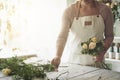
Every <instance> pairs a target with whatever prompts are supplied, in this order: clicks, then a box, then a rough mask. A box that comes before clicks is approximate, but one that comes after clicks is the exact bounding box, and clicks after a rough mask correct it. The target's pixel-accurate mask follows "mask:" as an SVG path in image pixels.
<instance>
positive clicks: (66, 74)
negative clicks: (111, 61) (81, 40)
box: [47, 65, 120, 80]
mask: <svg viewBox="0 0 120 80" xmlns="http://www.w3.org/2000/svg"><path fill="white" fill-rule="evenodd" d="M47 76H48V78H50V79H51V78H54V77H58V76H59V77H58V78H59V79H60V80H120V73H119V72H114V71H110V70H105V69H99V68H94V67H89V66H81V65H71V66H69V67H66V68H62V69H61V70H59V71H58V72H51V73H48V75H47Z"/></svg>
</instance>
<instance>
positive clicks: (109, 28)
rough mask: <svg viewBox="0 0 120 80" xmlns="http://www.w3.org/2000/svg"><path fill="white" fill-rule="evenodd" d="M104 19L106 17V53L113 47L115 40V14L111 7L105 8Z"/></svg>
mask: <svg viewBox="0 0 120 80" xmlns="http://www.w3.org/2000/svg"><path fill="white" fill-rule="evenodd" d="M102 13H103V17H104V23H105V31H104V36H105V38H104V43H105V46H104V47H105V51H107V50H108V48H109V47H110V46H111V43H112V42H113V39H114V33H113V23H114V20H113V14H112V11H111V9H110V8H109V7H107V6H106V7H105V9H104V10H102Z"/></svg>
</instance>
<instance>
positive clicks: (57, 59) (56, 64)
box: [51, 56, 61, 71]
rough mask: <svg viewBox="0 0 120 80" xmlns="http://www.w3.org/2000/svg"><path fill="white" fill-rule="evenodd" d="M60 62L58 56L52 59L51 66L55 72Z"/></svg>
mask: <svg viewBox="0 0 120 80" xmlns="http://www.w3.org/2000/svg"><path fill="white" fill-rule="evenodd" d="M60 62H61V58H60V57H58V56H56V57H54V58H53V59H52V61H51V64H53V65H54V66H55V71H57V70H58V67H59V64H60Z"/></svg>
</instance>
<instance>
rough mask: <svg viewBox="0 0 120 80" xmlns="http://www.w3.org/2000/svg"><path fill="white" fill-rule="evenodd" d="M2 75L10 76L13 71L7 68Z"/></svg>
mask: <svg viewBox="0 0 120 80" xmlns="http://www.w3.org/2000/svg"><path fill="white" fill-rule="evenodd" d="M2 73H3V74H4V75H9V74H10V73H11V69H9V68H5V69H3V70H2Z"/></svg>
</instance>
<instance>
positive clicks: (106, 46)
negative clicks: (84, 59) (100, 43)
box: [103, 36, 114, 54]
mask: <svg viewBox="0 0 120 80" xmlns="http://www.w3.org/2000/svg"><path fill="white" fill-rule="evenodd" d="M113 39H114V36H111V37H107V38H105V39H104V51H103V52H104V54H105V53H106V51H107V50H108V49H109V47H110V46H111V44H112V42H113Z"/></svg>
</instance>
